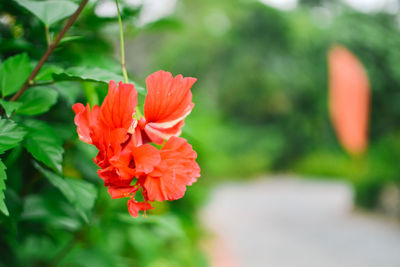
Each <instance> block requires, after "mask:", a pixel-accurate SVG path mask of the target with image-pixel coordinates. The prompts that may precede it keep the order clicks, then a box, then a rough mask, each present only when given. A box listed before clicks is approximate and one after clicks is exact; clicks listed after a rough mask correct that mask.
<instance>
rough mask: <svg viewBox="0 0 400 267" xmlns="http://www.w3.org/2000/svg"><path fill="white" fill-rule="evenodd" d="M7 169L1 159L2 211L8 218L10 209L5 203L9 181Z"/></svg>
mask: <svg viewBox="0 0 400 267" xmlns="http://www.w3.org/2000/svg"><path fill="white" fill-rule="evenodd" d="M6 169H7V167H6V166H5V165H4V163H3V162H2V161H1V159H0V211H1V212H3V213H4V214H5V215H7V216H8V215H9V213H8V209H7V206H6V203H4V190H6V184H5V180H7V174H6Z"/></svg>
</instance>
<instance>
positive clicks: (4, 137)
mask: <svg viewBox="0 0 400 267" xmlns="http://www.w3.org/2000/svg"><path fill="white" fill-rule="evenodd" d="M25 133H26V132H25V130H24V129H23V128H22V127H20V126H18V125H17V124H16V123H15V122H14V121H12V120H7V119H0V154H2V153H4V152H5V151H6V150H8V149H10V148H13V147H15V146H16V145H18V144H19V143H20V142H21V141H22V139H23V138H24V136H25Z"/></svg>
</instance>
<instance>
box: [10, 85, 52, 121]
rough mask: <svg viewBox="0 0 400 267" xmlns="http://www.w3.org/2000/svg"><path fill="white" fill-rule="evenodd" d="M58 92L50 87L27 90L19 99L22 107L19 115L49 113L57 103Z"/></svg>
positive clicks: (18, 111) (19, 109) (18, 110)
mask: <svg viewBox="0 0 400 267" xmlns="http://www.w3.org/2000/svg"><path fill="white" fill-rule="evenodd" d="M57 97H58V93H57V91H55V90H53V89H51V88H48V87H34V88H30V89H29V90H27V91H26V92H25V93H24V94H23V95H22V96H21V98H20V99H19V101H20V102H21V103H22V106H21V107H19V108H18V109H17V113H18V114H24V115H37V114H41V113H44V112H46V111H48V110H49V109H50V108H51V107H52V106H53V105H54V104H55V103H57Z"/></svg>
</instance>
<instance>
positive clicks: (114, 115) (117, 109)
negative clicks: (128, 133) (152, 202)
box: [99, 81, 137, 130]
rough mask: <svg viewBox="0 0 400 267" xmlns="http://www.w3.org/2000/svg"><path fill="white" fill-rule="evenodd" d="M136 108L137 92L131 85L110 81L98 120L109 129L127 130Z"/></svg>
mask: <svg viewBox="0 0 400 267" xmlns="http://www.w3.org/2000/svg"><path fill="white" fill-rule="evenodd" d="M136 106H137V92H136V89H135V87H134V86H133V85H132V84H127V83H122V82H120V83H119V85H118V87H117V84H116V83H115V82H114V81H110V84H109V88H108V94H107V96H106V98H105V99H104V102H103V104H102V105H101V108H100V116H99V119H100V120H101V122H102V123H103V124H104V125H105V126H106V127H107V128H110V129H116V128H124V129H126V130H128V129H129V127H130V126H131V124H132V122H133V115H134V114H135V109H136Z"/></svg>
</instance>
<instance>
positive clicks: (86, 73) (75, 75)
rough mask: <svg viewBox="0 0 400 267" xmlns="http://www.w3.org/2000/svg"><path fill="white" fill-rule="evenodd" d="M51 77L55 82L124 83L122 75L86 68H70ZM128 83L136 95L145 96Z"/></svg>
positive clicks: (136, 85) (140, 88) (138, 87)
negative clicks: (135, 91)
mask: <svg viewBox="0 0 400 267" xmlns="http://www.w3.org/2000/svg"><path fill="white" fill-rule="evenodd" d="M53 77H54V79H55V80H57V81H71V80H72V81H92V82H100V83H106V84H108V83H109V82H110V80H113V81H116V82H117V83H118V82H120V81H124V77H123V76H122V75H119V74H115V73H114V72H111V71H109V70H105V69H100V68H87V67H72V68H69V69H67V70H65V71H64V72H62V73H56V74H53ZM130 83H132V84H134V85H135V88H136V90H137V91H138V93H140V94H142V95H144V94H146V93H145V89H144V88H143V87H142V86H140V85H138V84H137V83H135V82H133V81H130Z"/></svg>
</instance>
